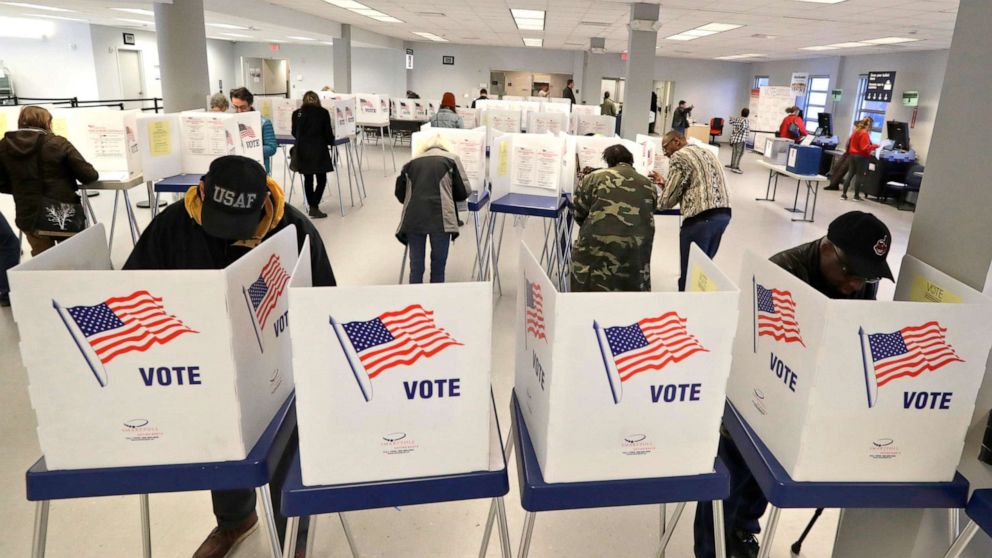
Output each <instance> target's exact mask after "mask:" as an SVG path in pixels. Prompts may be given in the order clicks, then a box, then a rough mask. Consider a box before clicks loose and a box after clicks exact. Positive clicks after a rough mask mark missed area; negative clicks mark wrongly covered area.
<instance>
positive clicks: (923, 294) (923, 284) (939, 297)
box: [909, 275, 961, 303]
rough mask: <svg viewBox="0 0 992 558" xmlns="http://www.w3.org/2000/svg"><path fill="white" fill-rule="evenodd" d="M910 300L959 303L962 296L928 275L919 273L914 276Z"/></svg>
mask: <svg viewBox="0 0 992 558" xmlns="http://www.w3.org/2000/svg"><path fill="white" fill-rule="evenodd" d="M909 300H911V301H913V302H943V303H958V302H961V297H960V296H958V295H956V294H954V293H952V292H951V291H948V290H947V289H945V288H944V287H941V286H940V285H938V284H937V283H934V282H933V281H931V280H929V279H927V278H926V277H923V276H922V275H917V276H916V277H914V278H913V288H912V289H910V291H909Z"/></svg>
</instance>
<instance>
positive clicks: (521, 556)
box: [517, 512, 537, 558]
mask: <svg viewBox="0 0 992 558" xmlns="http://www.w3.org/2000/svg"><path fill="white" fill-rule="evenodd" d="M535 515H537V514H536V513H535V512H527V515H526V516H525V517H524V529H523V532H522V533H521V534H520V548H518V549H517V558H527V556H528V555H529V554H530V541H531V538H532V537H533V535H534V516H535Z"/></svg>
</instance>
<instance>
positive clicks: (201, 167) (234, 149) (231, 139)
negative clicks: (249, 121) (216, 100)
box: [179, 112, 241, 173]
mask: <svg viewBox="0 0 992 558" xmlns="http://www.w3.org/2000/svg"><path fill="white" fill-rule="evenodd" d="M179 121H180V130H181V133H180V141H181V146H182V160H183V170H182V172H185V173H206V172H207V170H208V169H209V168H210V163H211V161H213V160H214V159H216V158H217V157H222V156H224V155H237V154H238V151H239V150H240V146H241V140H240V138H239V135H238V121H237V119H236V118H235V116H234V114H226V113H219V112H183V113H180V115H179Z"/></svg>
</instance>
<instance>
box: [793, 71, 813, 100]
mask: <svg viewBox="0 0 992 558" xmlns="http://www.w3.org/2000/svg"><path fill="white" fill-rule="evenodd" d="M807 83H809V74H807V73H806V72H793V74H792V81H791V82H790V84H791V85H790V87H791V89H792V94H793V95H795V96H796V97H805V96H806V84H807Z"/></svg>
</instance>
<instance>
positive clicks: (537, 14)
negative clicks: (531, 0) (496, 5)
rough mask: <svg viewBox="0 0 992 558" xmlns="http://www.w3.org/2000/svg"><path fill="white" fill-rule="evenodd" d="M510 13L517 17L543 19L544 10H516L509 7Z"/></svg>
mask: <svg viewBox="0 0 992 558" xmlns="http://www.w3.org/2000/svg"><path fill="white" fill-rule="evenodd" d="M510 13H511V14H513V17H515V18H519V19H544V10H518V9H516V8H511V9H510Z"/></svg>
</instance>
